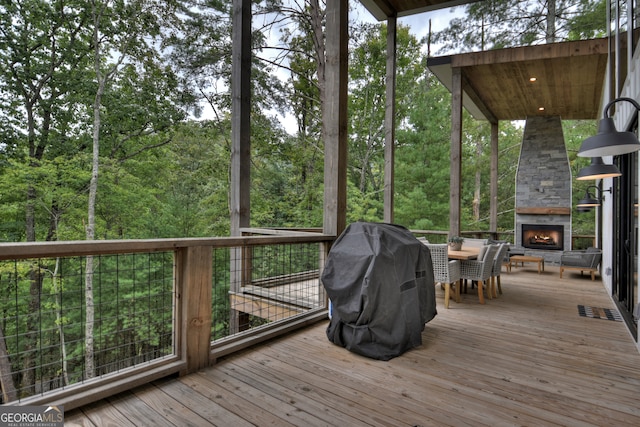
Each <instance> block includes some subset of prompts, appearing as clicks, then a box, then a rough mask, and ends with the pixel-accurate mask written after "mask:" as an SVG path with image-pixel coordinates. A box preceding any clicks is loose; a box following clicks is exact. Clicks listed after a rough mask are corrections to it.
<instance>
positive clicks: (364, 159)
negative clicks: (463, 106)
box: [0, 0, 599, 241]
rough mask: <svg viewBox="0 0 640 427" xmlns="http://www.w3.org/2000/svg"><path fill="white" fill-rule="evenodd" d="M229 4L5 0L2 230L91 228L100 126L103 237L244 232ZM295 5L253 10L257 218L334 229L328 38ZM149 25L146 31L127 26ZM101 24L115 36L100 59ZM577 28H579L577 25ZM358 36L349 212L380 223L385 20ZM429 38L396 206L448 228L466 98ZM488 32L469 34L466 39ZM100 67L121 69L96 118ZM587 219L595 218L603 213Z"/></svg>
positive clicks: (469, 149) (401, 48) (474, 163)
mask: <svg viewBox="0 0 640 427" xmlns="http://www.w3.org/2000/svg"><path fill="white" fill-rule="evenodd" d="M485 3H492V4H493V3H499V4H500V5H501V8H497V9H496V10H500V11H502V10H503V9H504V10H505V16H502V17H501V19H503V20H504V21H505V22H507V21H508V20H509V19H513V18H512V17H511V18H510V17H509V16H507V15H506V11H507V10H513V9H509V8H507V7H506V6H508V5H509V4H511V3H512V2H505V1H500V2H497V1H492V2H480V3H477V4H474V5H471V6H468V8H469V10H470V12H469V13H472V14H473V13H475V14H476V15H477V16H476V17H475V19H484V18H482V16H484V15H485V13H484V12H483V11H482V10H481V11H475V10H476V9H478V8H480V7H481V6H482V7H485V8H486V7H487V4H485ZM518 4H519V5H520V4H522V2H519V3H518ZM563 4H564V3H563ZM597 4H599V3H597ZM571 5H574V6H575V2H574V3H572V4H571ZM97 6H100V7H103V8H106V14H107V15H108V19H105V20H103V21H96V20H95V19H94V17H95V16H94V15H92V14H91V13H90V11H91V10H92V8H95V7H97ZM134 6H135V7H134ZM230 6H231V5H230V2H207V3H202V4H201V3H196V2H191V1H180V0H174V1H169V2H161V3H158V2H153V1H144V0H137V1H135V2H122V1H105V2H98V1H84V0H76V1H73V2H68V1H67V2H62V1H43V0H24V1H20V2H6V3H5V5H4V6H3V7H2V9H1V14H0V19H1V20H2V21H1V24H2V27H3V28H5V31H3V33H2V36H1V37H0V61H1V65H2V67H1V70H2V71H0V73H1V74H0V90H1V91H2V95H3V96H2V99H1V100H0V103H1V108H0V114H2V125H1V127H0V141H1V142H0V150H1V152H2V157H1V159H0V176H1V177H2V179H1V180H0V240H2V241H24V240H76V239H84V238H85V233H86V226H87V203H88V196H89V184H90V182H91V176H92V173H91V171H92V168H91V166H92V147H93V145H92V140H93V138H95V137H96V135H94V132H97V137H98V138H99V141H100V145H99V179H98V180H97V185H98V188H97V193H96V194H97V197H96V201H95V221H96V224H95V238H97V239H126V238H156V237H192V236H224V235H228V233H229V203H228V201H229V176H230V172H229V158H230V125H229V120H230V109H229V105H230V101H229V92H228V91H229V87H230V85H231V83H232V82H231V81H230V43H231V41H230V32H231V30H230V20H229V13H230V10H229V8H230ZM285 6H286V5H282V4H280V3H279V2H264V3H261V4H260V5H258V6H257V7H256V10H255V14H256V17H254V21H256V22H267V24H262V25H258V24H254V27H255V31H254V33H255V38H254V48H255V56H254V67H253V71H252V83H253V86H252V87H253V105H254V113H253V116H252V159H253V160H252V188H251V192H252V199H251V206H252V208H251V220H252V225H255V226H260V227H321V226H322V224H321V221H322V207H323V203H322V180H323V175H322V168H323V161H322V159H323V144H322V141H321V132H320V126H319V124H320V120H321V115H320V113H319V111H320V105H319V103H320V100H319V97H318V86H319V84H318V81H317V76H316V68H315V56H316V52H314V48H313V46H312V44H311V43H309V40H310V39H311V34H312V32H313V31H314V29H313V28H311V27H310V23H309V22H308V20H305V16H307V15H306V12H307V10H306V9H301V10H296V9H295V8H294V7H293V6H291V5H289V8H287V7H285ZM496 7H497V6H496ZM563 7H564V6H563ZM567 7H568V6H567ZM585 7H586V6H585ZM589 7H593V6H592V4H591V3H589ZM565 9H566V7H565ZM563 10H564V9H563ZM474 11H475V12H474ZM478 16H480V18H478ZM572 16H573V18H572V19H573V20H576V19H577V17H576V16H575V14H574V15H572ZM259 17H262V19H261V20H259V19H258V18H259ZM494 17H495V18H498V17H500V15H497V14H496V15H494ZM285 20H286V25H282V24H281V25H280V26H276V24H275V22H281V21H285ZM472 21H473V20H471V19H469V20H467V21H465V22H467V23H468V22H472ZM567 22H569V21H568V20H567ZM107 23H108V25H107ZM134 23H135V27H134V26H133V24H134ZM460 23H461V21H458V20H454V21H452V24H451V28H450V30H448V32H447V31H443V32H442V33H439V34H437V35H436V36H437V37H436V40H437V39H438V38H439V39H440V40H450V36H447V34H450V33H451V31H452V30H455V31H457V30H460V28H458V27H457V25H459V24H460ZM564 25H565V26H566V25H569V24H566V23H565V24H564ZM563 28H564V27H563ZM132 29H133V30H135V32H136V35H137V37H135V38H127V37H125V35H126V31H128V30H132ZM95 30H99V34H101V42H102V43H103V44H102V49H103V50H102V57H100V58H97V60H98V61H99V64H100V67H99V69H98V71H96V70H95V67H94V64H95V61H96V58H95V57H94V56H93V55H95V54H96V52H95V46H96V43H97V42H95V40H94V38H93V37H92V34H93V31H95ZM468 33H469V34H476V33H477V32H473V31H468ZM574 33H576V31H573V32H571V31H569V30H565V34H566V37H567V38H568V37H569V35H570V34H574ZM580 33H585V32H584V31H580ZM274 34H277V40H274V37H275V36H274ZM350 34H351V42H350V62H349V73H350V96H349V172H348V214H347V215H348V221H349V222H351V221H355V220H368V221H380V220H381V219H382V211H383V206H382V194H383V191H382V190H383V165H384V158H383V145H384V144H383V138H384V129H383V117H384V87H385V48H386V26H385V24H384V23H378V24H369V23H357V22H354V23H352V25H351V29H350ZM458 34H463V32H462V31H459V32H458ZM499 34H502V33H498V34H497V35H495V36H492V38H489V39H491V40H494V41H493V45H494V46H500V45H501V43H500V42H499V37H498V36H499ZM448 37H449V38H448ZM486 37H488V33H487V34H486ZM105 40H108V41H109V43H106V42H105ZM527 40H529V39H527V38H524V39H523V40H522V41H527ZM533 40H534V39H531V40H530V41H533ZM424 43H425V41H424V40H418V39H417V38H416V37H415V36H413V35H412V34H411V31H410V29H409V28H408V27H405V26H402V25H400V26H399V28H398V71H397V109H396V123H397V124H398V128H397V157H396V179H395V180H396V183H397V184H396V185H397V187H396V206H395V218H396V222H398V223H400V224H402V225H405V226H407V227H410V228H420V229H440V230H443V229H446V227H448V180H449V179H448V152H449V147H448V141H449V139H450V132H449V129H450V119H449V117H450V101H449V99H450V98H449V96H450V95H449V94H448V93H447V91H446V90H445V89H444V88H443V86H442V85H441V84H440V83H439V82H438V81H437V80H436V79H435V78H434V77H433V75H431V74H430V73H429V71H428V70H427V69H426V67H425V63H426V61H425V59H426V58H425V54H424V53H423V52H424V50H425V49H424ZM451 43H452V42H451ZM476 46H477V41H471V40H467V38H462V39H460V40H458V41H456V44H455V46H453V47H454V48H456V49H458V50H463V49H464V48H465V47H467V48H471V47H476ZM274 47H277V49H275V50H276V51H277V52H278V53H277V54H273V51H274ZM105 50H106V51H105ZM116 60H117V61H120V62H119V63H114V61H116ZM283 70H284V71H283ZM100 71H102V72H103V73H108V72H112V74H111V75H110V76H109V80H108V81H107V82H106V86H105V88H104V94H103V95H102V97H101V99H100V101H99V102H100V105H99V108H98V111H99V119H100V121H101V126H99V127H96V125H95V117H94V106H95V102H96V93H97V92H96V91H97V90H98V87H97V84H98V80H97V76H98V75H99V72H100ZM283 72H284V73H286V76H285V77H282V76H283ZM277 76H280V78H278V77H277ZM277 114H280V115H281V114H288V115H289V116H290V117H293V118H294V119H295V121H296V123H297V129H298V130H297V132H291V131H289V132H287V131H285V129H284V127H283V125H282V124H281V122H279V121H278V120H277ZM464 126H465V128H464V131H463V133H464V135H465V137H464V138H465V141H464V142H465V161H464V164H465V168H463V179H464V182H463V198H464V200H463V202H462V206H463V209H465V211H464V212H463V215H464V217H463V229H473V230H482V229H485V230H486V229H488V218H487V212H488V194H487V193H488V191H487V189H488V182H486V180H487V179H488V174H487V173H485V171H488V155H489V152H490V150H489V149H488V148H487V149H484V150H481V152H482V155H481V156H477V154H476V146H477V144H482V145H484V146H485V147H488V135H489V127H488V126H487V124H486V123H482V122H476V121H474V120H473V119H471V118H470V117H469V116H468V115H466V116H465V119H464ZM565 129H566V132H567V147H568V150H569V155H570V157H571V159H572V162H573V163H576V164H577V166H582V164H581V163H580V161H579V160H577V159H576V158H575V156H573V153H574V152H575V150H576V144H577V143H579V139H580V137H581V135H583V134H589V133H590V132H592V126H591V125H590V124H588V123H587V124H581V123H565ZM576 132H577V133H578V135H577V136H576V137H575V138H574V137H573V134H574V133H576ZM520 135H521V124H519V123H510V122H505V123H501V124H500V183H501V185H500V189H499V191H500V194H499V203H500V208H499V229H500V230H510V229H512V228H513V220H512V218H513V215H512V208H513V194H514V192H513V182H514V179H513V174H514V170H513V168H514V166H515V165H516V164H517V157H518V148H519V138H520ZM577 166H576V167H577ZM476 170H480V171H482V174H481V175H482V187H481V191H480V194H481V199H480V215H479V216H478V215H477V214H476V215H474V214H473V212H468V211H466V207H470V206H472V203H471V200H470V198H472V197H473V194H474V191H475V185H476V184H475V182H474V179H475V173H476ZM577 229H578V230H581V229H584V230H583V231H587V229H588V221H587V222H585V224H584V225H582V224H581V223H580V226H579V227H577Z"/></svg>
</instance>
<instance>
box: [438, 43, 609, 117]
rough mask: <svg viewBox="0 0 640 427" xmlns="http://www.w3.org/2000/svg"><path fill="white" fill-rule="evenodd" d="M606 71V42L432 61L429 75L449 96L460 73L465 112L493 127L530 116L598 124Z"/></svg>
mask: <svg viewBox="0 0 640 427" xmlns="http://www.w3.org/2000/svg"><path fill="white" fill-rule="evenodd" d="M606 65H607V40H606V39H593V40H580V41H573V42H563V43H552V44H545V45H539V46H527V47H519V48H509V49H497V50H490V51H485V52H473V53H464V54H459V55H452V56H444V57H435V58H429V59H427V67H428V68H429V70H430V71H431V72H432V73H434V74H435V75H436V77H438V79H439V80H440V81H441V82H442V83H443V84H444V85H445V86H446V87H447V88H449V90H451V74H452V70H453V69H454V68H459V69H460V70H461V73H462V77H463V86H464V96H463V104H464V106H465V108H466V109H467V110H468V111H469V112H470V113H471V114H472V115H473V116H474V117H475V118H477V119H486V120H489V121H491V122H496V121H497V120H524V119H526V118H527V117H528V116H560V117H561V118H562V119H563V120H581V119H597V118H599V109H600V105H601V99H602V93H603V84H604V75H605V70H606ZM531 78H535V81H533V82H532V81H531V80H530V79H531Z"/></svg>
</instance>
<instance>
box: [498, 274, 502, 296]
mask: <svg viewBox="0 0 640 427" xmlns="http://www.w3.org/2000/svg"><path fill="white" fill-rule="evenodd" d="M498 293H499V294H500V295H502V285H501V284H500V276H498Z"/></svg>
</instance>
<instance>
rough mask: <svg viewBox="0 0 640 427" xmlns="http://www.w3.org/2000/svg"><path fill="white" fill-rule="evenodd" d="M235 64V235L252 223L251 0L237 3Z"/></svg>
mask: <svg viewBox="0 0 640 427" xmlns="http://www.w3.org/2000/svg"><path fill="white" fill-rule="evenodd" d="M232 19H233V22H232V25H233V28H232V30H233V31H232V39H233V40H232V42H233V46H232V63H231V82H232V83H231V194H230V204H231V235H232V236H239V235H240V231H239V229H240V228H241V227H248V226H249V223H250V211H251V206H250V192H249V187H250V184H251V175H250V166H251V0H233V18H232Z"/></svg>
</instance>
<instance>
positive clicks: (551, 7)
mask: <svg viewBox="0 0 640 427" xmlns="http://www.w3.org/2000/svg"><path fill="white" fill-rule="evenodd" d="M546 42H547V43H555V42H556V0H549V1H548V2H547V29H546Z"/></svg>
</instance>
